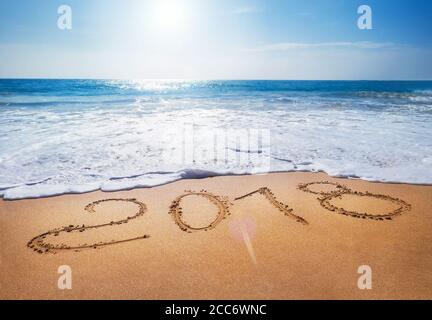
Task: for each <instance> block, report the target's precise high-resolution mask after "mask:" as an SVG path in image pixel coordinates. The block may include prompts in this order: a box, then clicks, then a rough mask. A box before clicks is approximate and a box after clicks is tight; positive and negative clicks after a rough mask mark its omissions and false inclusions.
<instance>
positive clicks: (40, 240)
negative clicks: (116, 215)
mask: <svg viewBox="0 0 432 320" xmlns="http://www.w3.org/2000/svg"><path fill="white" fill-rule="evenodd" d="M112 201H122V202H130V203H133V204H136V205H137V206H138V211H137V212H136V213H135V214H134V215H133V216H129V217H127V218H126V219H123V220H118V221H111V222H108V223H103V224H98V225H90V226H86V225H84V224H83V225H77V226H75V225H69V226H67V227H61V228H58V229H53V230H50V231H47V232H45V233H42V234H40V235H38V236H36V237H34V238H33V239H31V240H30V241H29V242H28V243H27V246H28V247H29V248H31V249H33V250H34V251H35V252H38V253H57V252H59V251H66V250H73V251H80V250H84V249H91V248H93V249H97V248H100V247H106V246H110V245H114V244H118V243H124V242H130V241H135V240H141V239H147V238H149V237H150V236H149V235H147V234H144V235H142V236H139V237H135V238H130V239H123V240H111V241H106V242H98V243H93V244H87V243H83V244H79V245H74V246H69V245H66V244H52V243H50V242H48V241H47V240H46V239H47V237H58V236H60V235H61V234H62V233H66V232H67V233H70V232H85V231H86V230H91V229H93V230H94V229H99V228H105V227H112V226H116V225H121V224H124V223H128V222H129V221H131V220H133V219H136V218H138V217H141V216H142V215H144V213H145V212H146V211H147V207H146V205H145V204H144V203H142V202H139V201H137V200H136V199H105V200H99V201H95V202H92V203H90V204H88V205H87V206H86V207H85V210H86V211H87V212H89V213H95V212H96V211H95V207H96V206H97V205H98V204H100V203H102V202H112Z"/></svg>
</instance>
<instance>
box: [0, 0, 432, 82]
mask: <svg viewBox="0 0 432 320" xmlns="http://www.w3.org/2000/svg"><path fill="white" fill-rule="evenodd" d="M62 4H67V5H69V6H70V7H71V8H72V30H60V29H59V28H58V27H57V19H58V17H59V15H58V13H57V9H58V7H59V6H60V5H62ZM363 4H366V5H369V6H370V7H371V8H372V22H373V29H372V30H360V29H359V28H358V27H357V19H358V17H359V15H358V13H357V8H358V7H359V6H360V5H363ZM431 33H432V1H429V0H414V1H408V0H362V1H357V0H303V1H294V0H267V1H264V0H262V1H258V0H242V1H240V0H234V1H233V0H219V1H216V0H212V1H210V0H121V1H120V0H62V1H56V0H26V1H16V0H1V1H0V77H3V78H5V77H37V78H45V77H47V78H149V79H154V78H194V79H197V78H198V79H432V62H431V61H432V36H431V35H430V34H431Z"/></svg>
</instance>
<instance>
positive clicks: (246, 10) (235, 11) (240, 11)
mask: <svg viewBox="0 0 432 320" xmlns="http://www.w3.org/2000/svg"><path fill="white" fill-rule="evenodd" d="M259 11H260V9H259V8H257V7H254V6H241V7H237V8H234V9H233V10H232V11H231V13H232V14H248V13H256V12H259Z"/></svg>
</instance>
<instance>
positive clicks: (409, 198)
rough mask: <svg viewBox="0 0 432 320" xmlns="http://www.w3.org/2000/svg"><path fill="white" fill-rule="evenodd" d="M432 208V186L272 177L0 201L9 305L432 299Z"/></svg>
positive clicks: (3, 287) (320, 177) (318, 176)
mask: <svg viewBox="0 0 432 320" xmlns="http://www.w3.org/2000/svg"><path fill="white" fill-rule="evenodd" d="M325 181H328V182H330V184H327V183H325V184H308V183H312V182H325ZM299 186H300V187H299ZM260 188H261V189H260ZM256 190H258V191H257V192H255V193H253V192H254V191H256ZM251 192H252V194H250V195H249V196H246V197H243V196H244V195H247V194H249V193H251ZM236 198H240V199H237V200H235V199H236ZM318 198H320V199H321V200H319V199H318ZM132 199H134V200H132ZM431 199H432V186H421V185H407V184H384V183H373V182H365V181H361V180H348V179H336V178H332V177H329V176H327V175H326V174H324V173H274V174H269V175H256V176H236V177H233V176H227V177H216V178H207V179H201V180H182V181H178V182H175V183H171V184H167V185H164V186H160V187H154V188H148V189H135V190H130V191H121V192H113V193H106V192H100V191H98V192H92V193H87V194H80V195H64V196H57V197H51V198H43V199H32V200H19V201H5V200H0V236H1V251H0V252H1V267H0V274H1V291H0V298H2V299H432V272H431V270H432V232H431V230H432V200H431ZM101 200H105V201H101ZM341 208H343V209H341ZM62 265H67V266H70V267H71V270H72V289H71V290H60V289H59V288H58V286H57V281H58V278H59V277H60V274H58V268H59V266H62ZM362 265H368V266H370V267H371V270H372V289H371V290H360V289H359V288H358V279H359V277H360V276H361V275H360V274H359V273H358V268H359V267H360V266H362Z"/></svg>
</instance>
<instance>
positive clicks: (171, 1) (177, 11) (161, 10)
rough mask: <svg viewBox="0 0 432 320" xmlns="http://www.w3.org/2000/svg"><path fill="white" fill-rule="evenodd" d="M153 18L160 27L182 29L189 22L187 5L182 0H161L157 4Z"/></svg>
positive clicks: (174, 29)
mask: <svg viewBox="0 0 432 320" xmlns="http://www.w3.org/2000/svg"><path fill="white" fill-rule="evenodd" d="M153 19H154V23H155V25H156V27H157V28H158V29H161V30H165V31H181V30H183V29H185V28H186V26H187V22H188V17H187V10H186V5H185V3H184V2H183V1H181V0H159V1H157V3H156V4H155V8H154V13H153Z"/></svg>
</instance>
